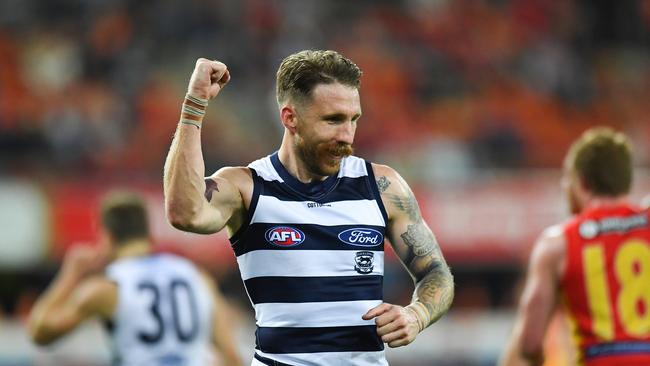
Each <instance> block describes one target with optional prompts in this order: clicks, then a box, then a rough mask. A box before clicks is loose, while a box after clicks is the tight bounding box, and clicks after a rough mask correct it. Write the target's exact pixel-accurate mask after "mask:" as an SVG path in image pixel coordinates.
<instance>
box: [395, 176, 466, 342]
mask: <svg viewBox="0 0 650 366" xmlns="http://www.w3.org/2000/svg"><path fill="white" fill-rule="evenodd" d="M386 180H387V182H388V184H390V181H388V179H386ZM385 197H386V198H387V199H388V200H389V201H390V202H391V203H392V204H393V206H394V207H395V208H397V209H398V210H400V211H403V212H405V213H406V214H407V215H408V217H409V220H410V223H409V224H408V225H407V227H406V231H405V232H403V233H402V234H400V237H401V238H402V240H403V242H404V244H405V245H406V250H403V251H402V250H400V252H401V254H400V258H401V259H402V261H403V262H404V264H405V265H406V267H407V268H408V269H409V272H410V273H411V274H412V275H413V277H414V278H415V281H416V286H415V292H414V293H413V302H414V303H415V304H419V305H418V306H416V308H417V310H416V311H417V312H418V314H419V316H420V317H421V318H422V319H420V321H421V324H420V326H421V329H424V328H426V327H427V326H429V325H431V324H432V323H434V322H435V321H436V320H438V319H439V318H440V317H441V316H442V315H443V314H444V313H445V312H446V311H447V310H448V309H449V307H450V306H451V302H452V300H453V297H454V280H453V276H452V275H451V271H450V270H449V267H448V266H447V263H446V262H445V259H444V257H443V255H442V252H441V251H440V246H439V245H438V241H437V240H436V237H435V236H434V235H433V233H432V232H431V230H430V229H429V228H428V227H427V226H426V224H425V223H424V220H423V219H422V216H421V214H420V208H419V207H418V203H417V200H416V199H415V195H414V194H413V192H412V191H410V190H408V193H407V195H406V197H405V196H403V195H396V194H386V196H385Z"/></svg>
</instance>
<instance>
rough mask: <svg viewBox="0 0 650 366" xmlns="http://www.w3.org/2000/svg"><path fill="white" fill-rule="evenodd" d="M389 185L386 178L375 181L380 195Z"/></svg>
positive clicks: (382, 177)
mask: <svg viewBox="0 0 650 366" xmlns="http://www.w3.org/2000/svg"><path fill="white" fill-rule="evenodd" d="M389 185H390V181H389V180H388V178H386V176H381V177H379V179H378V180H377V188H379V193H380V194H381V193H384V192H385V191H386V190H387V189H388V186H389Z"/></svg>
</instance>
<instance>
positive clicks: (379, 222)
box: [251, 195, 386, 226]
mask: <svg viewBox="0 0 650 366" xmlns="http://www.w3.org/2000/svg"><path fill="white" fill-rule="evenodd" d="M307 203H311V201H309V202H302V201H282V200H279V199H277V198H275V197H272V196H263V195H260V196H259V201H258V202H257V208H256V209H255V213H254V214H253V218H252V219H251V224H254V223H256V222H260V223H277V224H278V225H282V224H284V223H286V224H316V225H324V226H335V225H374V226H384V225H385V224H386V223H385V222H384V217H383V216H382V214H381V210H380V209H379V206H378V205H377V202H376V201H375V200H350V201H338V202H330V203H327V204H326V205H323V206H318V207H309V206H308V205H307Z"/></svg>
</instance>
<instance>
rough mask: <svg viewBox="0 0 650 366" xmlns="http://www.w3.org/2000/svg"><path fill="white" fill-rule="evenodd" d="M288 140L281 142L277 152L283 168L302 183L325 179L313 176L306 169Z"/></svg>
mask: <svg viewBox="0 0 650 366" xmlns="http://www.w3.org/2000/svg"><path fill="white" fill-rule="evenodd" d="M291 146H292V145H291V143H290V142H289V141H288V140H286V141H285V140H283V141H282V145H281V146H280V150H278V158H280V162H281V163H282V165H283V166H284V168H285V169H286V170H287V171H288V172H289V174H291V175H293V176H294V177H295V178H296V179H298V180H299V181H301V182H302V183H311V182H314V181H321V180H325V179H327V176H322V175H318V174H314V173H312V172H311V171H309V169H308V168H307V164H305V162H303V161H302V159H300V157H299V156H298V154H297V153H296V151H295V149H293V148H292V147H291Z"/></svg>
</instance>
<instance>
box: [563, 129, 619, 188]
mask: <svg viewBox="0 0 650 366" xmlns="http://www.w3.org/2000/svg"><path fill="white" fill-rule="evenodd" d="M566 159H567V163H568V164H569V168H571V169H573V170H574V171H575V172H576V173H577V174H578V175H579V176H580V177H581V178H582V180H583V183H584V184H585V186H586V188H587V189H589V190H590V191H591V192H592V193H594V194H596V195H601V196H620V195H624V194H627V193H628V192H629V191H630V187H631V185H632V145H631V143H630V141H629V139H628V138H627V136H625V134H623V133H621V132H616V131H614V130H613V129H611V128H608V127H596V128H592V129H589V130H587V131H585V132H584V133H583V134H582V136H580V138H578V140H576V141H575V142H574V143H573V144H572V145H571V148H570V149H569V152H568V153H567V157H566Z"/></svg>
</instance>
